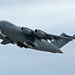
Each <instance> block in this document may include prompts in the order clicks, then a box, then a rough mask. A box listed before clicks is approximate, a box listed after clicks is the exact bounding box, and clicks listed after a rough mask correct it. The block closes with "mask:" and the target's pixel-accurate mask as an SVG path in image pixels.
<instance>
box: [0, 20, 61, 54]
mask: <svg viewBox="0 0 75 75" xmlns="http://www.w3.org/2000/svg"><path fill="white" fill-rule="evenodd" d="M0 30H1V33H2V34H3V35H4V36H6V37H8V38H9V39H10V40H11V41H12V42H13V43H15V44H17V43H22V44H23V45H25V46H26V45H27V47H28V48H31V49H36V50H41V51H47V52H53V53H62V51H61V50H60V49H59V48H58V47H56V46H55V45H53V44H52V43H50V42H48V41H46V40H44V39H38V38H35V37H34V39H32V37H31V36H28V35H26V34H24V33H23V32H22V31H21V27H18V26H15V25H13V24H12V23H10V22H7V21H1V22H0ZM26 42H30V44H33V45H35V46H34V47H32V46H30V45H28V44H26Z"/></svg>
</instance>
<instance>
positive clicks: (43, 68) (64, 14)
mask: <svg viewBox="0 0 75 75" xmlns="http://www.w3.org/2000/svg"><path fill="white" fill-rule="evenodd" d="M0 20H7V21H10V22H12V23H14V24H16V25H18V26H26V27H29V28H32V29H36V28H38V29H42V30H44V31H46V32H48V33H52V34H57V35H60V34H61V33H62V32H65V33H67V34H69V35H74V34H75V1H74V0H63V1H62V0H60V1H59V0H57V1H56V0H52V1H51V0H49V1H48V0H38V1H37V0H35V1H34V0H27V1H26V0H12V1H11V0H0ZM0 41H1V40H0ZM61 50H62V51H63V52H64V54H63V55H61V54H52V53H47V52H41V51H36V50H31V49H24V48H22V49H21V48H19V47H17V46H16V45H6V46H3V45H0V75H25V74H26V75H50V74H51V75H75V66H74V65H75V60H74V59H75V58H74V57H75V41H72V42H70V43H69V44H67V45H66V46H64V47H63V48H61Z"/></svg>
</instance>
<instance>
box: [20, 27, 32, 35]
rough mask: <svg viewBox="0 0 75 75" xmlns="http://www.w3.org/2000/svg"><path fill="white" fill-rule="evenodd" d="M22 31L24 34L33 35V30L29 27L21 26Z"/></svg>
mask: <svg viewBox="0 0 75 75" xmlns="http://www.w3.org/2000/svg"><path fill="white" fill-rule="evenodd" d="M21 31H22V32H23V33H24V34H27V35H31V34H32V32H33V30H31V29H29V28H27V27H22V28H21Z"/></svg>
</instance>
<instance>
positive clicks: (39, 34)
mask: <svg viewBox="0 0 75 75" xmlns="http://www.w3.org/2000/svg"><path fill="white" fill-rule="evenodd" d="M35 34H36V35H37V36H38V37H39V38H41V39H45V40H47V37H46V33H45V32H44V31H42V30H37V29H36V30H35Z"/></svg>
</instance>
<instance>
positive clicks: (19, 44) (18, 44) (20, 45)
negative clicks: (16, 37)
mask: <svg viewBox="0 0 75 75" xmlns="http://www.w3.org/2000/svg"><path fill="white" fill-rule="evenodd" d="M17 46H19V47H21V48H23V47H25V48H27V46H26V45H24V44H22V43H20V42H18V43H17Z"/></svg>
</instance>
